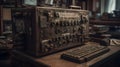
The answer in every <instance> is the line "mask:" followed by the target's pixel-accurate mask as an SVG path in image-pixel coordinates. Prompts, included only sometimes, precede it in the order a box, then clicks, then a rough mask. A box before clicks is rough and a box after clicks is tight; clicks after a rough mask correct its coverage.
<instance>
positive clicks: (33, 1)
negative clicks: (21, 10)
mask: <svg viewBox="0 0 120 67" xmlns="http://www.w3.org/2000/svg"><path fill="white" fill-rule="evenodd" d="M24 4H25V5H37V0H24Z"/></svg>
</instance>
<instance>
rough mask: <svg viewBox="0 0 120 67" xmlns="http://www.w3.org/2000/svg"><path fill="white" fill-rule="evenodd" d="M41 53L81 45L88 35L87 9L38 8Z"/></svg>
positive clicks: (44, 53)
mask: <svg viewBox="0 0 120 67" xmlns="http://www.w3.org/2000/svg"><path fill="white" fill-rule="evenodd" d="M36 10H37V13H36V15H37V21H36V22H37V23H38V26H39V27H38V28H39V31H38V33H39V40H40V42H39V43H40V46H39V47H40V50H39V53H40V55H46V54H49V53H52V52H56V51H59V50H63V49H66V48H70V47H74V46H78V45H81V44H82V43H83V42H84V39H85V37H87V36H88V13H87V11H82V10H81V11H80V10H73V9H60V8H37V9H36Z"/></svg>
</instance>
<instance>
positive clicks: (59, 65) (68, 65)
mask: <svg viewBox="0 0 120 67" xmlns="http://www.w3.org/2000/svg"><path fill="white" fill-rule="evenodd" d="M109 48H110V51H109V52H108V53H106V54H103V55H101V56H99V57H97V58H94V59H93V60H91V61H89V62H86V63H82V64H78V63H74V62H70V61H66V60H63V59H61V58H60V55H61V54H62V53H64V52H66V51H68V50H66V51H62V52H58V53H55V54H52V55H48V56H45V57H42V58H33V57H31V56H28V55H26V54H24V53H22V52H18V51H14V53H15V54H16V58H19V60H22V59H23V60H24V61H27V62H28V63H29V62H33V63H35V62H36V64H41V63H42V64H44V65H46V66H50V67H91V66H92V65H93V66H94V65H97V67H98V66H100V65H101V64H103V63H105V62H108V61H109V60H111V59H112V58H113V57H115V55H116V54H119V51H120V47H118V46H109ZM73 49H74V48H73ZM28 60H30V61H28ZM40 67H41V66H40ZM94 67H95V66H94Z"/></svg>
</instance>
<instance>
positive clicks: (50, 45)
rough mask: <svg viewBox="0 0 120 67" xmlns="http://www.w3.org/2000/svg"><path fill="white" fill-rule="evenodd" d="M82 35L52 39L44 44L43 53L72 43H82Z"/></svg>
mask: <svg viewBox="0 0 120 67" xmlns="http://www.w3.org/2000/svg"><path fill="white" fill-rule="evenodd" d="M81 41H82V38H81V35H69V36H63V37H57V38H52V39H51V40H46V41H44V42H43V44H42V45H43V48H42V49H43V52H48V51H50V50H53V49H55V48H60V47H62V46H65V45H66V46H67V45H70V43H81Z"/></svg>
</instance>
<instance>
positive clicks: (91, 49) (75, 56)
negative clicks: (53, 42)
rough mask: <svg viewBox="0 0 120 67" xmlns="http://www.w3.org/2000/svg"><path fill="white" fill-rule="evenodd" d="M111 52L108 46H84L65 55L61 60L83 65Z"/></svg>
mask: <svg viewBox="0 0 120 67" xmlns="http://www.w3.org/2000/svg"><path fill="white" fill-rule="evenodd" d="M109 50H110V49H109V48H108V47H107V46H100V45H84V46H81V47H78V48H75V49H72V50H70V51H67V52H65V53H63V54H62V55H61V58H62V59H65V60H68V61H72V62H76V63H83V62H87V61H90V60H92V59H94V58H96V57H98V56H100V55H102V54H105V53H106V52H108V51H109Z"/></svg>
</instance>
